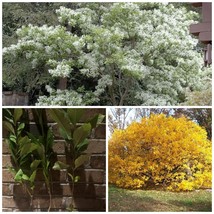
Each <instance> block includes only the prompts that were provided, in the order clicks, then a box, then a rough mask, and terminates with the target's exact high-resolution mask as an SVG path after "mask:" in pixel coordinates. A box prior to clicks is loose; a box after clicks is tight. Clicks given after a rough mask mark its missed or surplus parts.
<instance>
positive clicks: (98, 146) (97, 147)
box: [86, 140, 106, 154]
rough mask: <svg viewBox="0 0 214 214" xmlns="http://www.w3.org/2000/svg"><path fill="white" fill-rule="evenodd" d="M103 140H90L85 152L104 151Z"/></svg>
mask: <svg viewBox="0 0 214 214" xmlns="http://www.w3.org/2000/svg"><path fill="white" fill-rule="evenodd" d="M105 142H106V141H105V140H90V143H89V145H88V149H87V150H86V152H87V153H90V154H93V153H105V151H106V144H105Z"/></svg>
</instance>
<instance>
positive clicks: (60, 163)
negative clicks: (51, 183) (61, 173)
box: [53, 161, 70, 170]
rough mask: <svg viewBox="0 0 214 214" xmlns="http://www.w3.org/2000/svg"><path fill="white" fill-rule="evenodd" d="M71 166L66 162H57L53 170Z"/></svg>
mask: <svg viewBox="0 0 214 214" xmlns="http://www.w3.org/2000/svg"><path fill="white" fill-rule="evenodd" d="M69 167H70V166H69V165H68V164H65V163H63V162H61V161H57V162H55V164H54V166H53V170H61V169H68V168H69Z"/></svg>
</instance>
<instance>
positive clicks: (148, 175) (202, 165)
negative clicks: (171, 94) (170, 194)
mask: <svg viewBox="0 0 214 214" xmlns="http://www.w3.org/2000/svg"><path fill="white" fill-rule="evenodd" d="M211 159H212V153H211V142H210V141H209V140H208V139H207V133H206V131H205V129H203V128H202V127H200V126H199V125H198V124H197V123H196V122H193V121H190V120H188V119H186V118H185V117H181V118H173V117H171V116H170V117H166V116H165V115H163V114H160V115H151V116H150V117H149V118H143V119H142V120H141V122H139V123H138V122H133V123H132V124H131V125H130V126H128V127H127V128H126V129H125V130H115V131H114V133H113V135H112V137H111V139H110V140H109V182H110V183H112V184H116V185H117V186H120V187H124V188H133V189H138V188H151V187H152V188H153V187H155V186H160V187H164V188H166V189H168V190H172V191H189V190H194V189H198V188H210V187H211Z"/></svg>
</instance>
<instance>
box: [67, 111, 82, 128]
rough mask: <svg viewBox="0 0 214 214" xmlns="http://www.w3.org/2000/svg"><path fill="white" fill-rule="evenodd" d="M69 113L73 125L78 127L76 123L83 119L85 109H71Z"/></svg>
mask: <svg viewBox="0 0 214 214" xmlns="http://www.w3.org/2000/svg"><path fill="white" fill-rule="evenodd" d="M67 112H68V116H69V119H70V121H71V122H72V123H73V125H76V123H78V122H79V121H80V119H81V117H82V116H83V114H84V112H85V109H81V108H69V109H68V110H67Z"/></svg>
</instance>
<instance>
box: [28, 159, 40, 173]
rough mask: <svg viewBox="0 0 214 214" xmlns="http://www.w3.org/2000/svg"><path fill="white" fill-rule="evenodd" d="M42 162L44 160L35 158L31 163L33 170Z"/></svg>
mask: <svg viewBox="0 0 214 214" xmlns="http://www.w3.org/2000/svg"><path fill="white" fill-rule="evenodd" d="M41 162H42V160H34V161H33V162H32V163H31V165H30V168H31V170H32V171H34V170H36V169H37V168H38V166H39V164H40V163H41Z"/></svg>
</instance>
